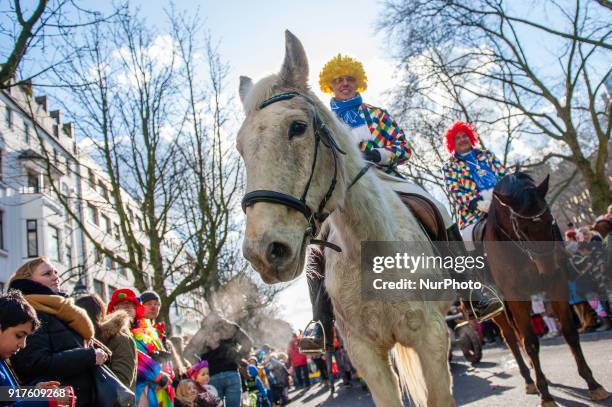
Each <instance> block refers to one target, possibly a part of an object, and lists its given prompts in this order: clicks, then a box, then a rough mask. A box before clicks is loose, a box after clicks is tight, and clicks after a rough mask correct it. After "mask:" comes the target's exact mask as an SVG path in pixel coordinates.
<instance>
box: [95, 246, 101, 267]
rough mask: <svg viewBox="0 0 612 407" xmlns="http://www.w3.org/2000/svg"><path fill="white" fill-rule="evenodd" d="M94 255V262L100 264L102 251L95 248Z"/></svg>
mask: <svg viewBox="0 0 612 407" xmlns="http://www.w3.org/2000/svg"><path fill="white" fill-rule="evenodd" d="M94 254H95V256H96V264H102V252H100V250H98V249H95V253H94Z"/></svg>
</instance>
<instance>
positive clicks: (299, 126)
mask: <svg viewBox="0 0 612 407" xmlns="http://www.w3.org/2000/svg"><path fill="white" fill-rule="evenodd" d="M307 127H308V125H307V124H306V123H304V122H300V121H295V122H293V123H291V126H289V138H292V137H296V136H301V135H302V134H304V132H305V131H306V128H307Z"/></svg>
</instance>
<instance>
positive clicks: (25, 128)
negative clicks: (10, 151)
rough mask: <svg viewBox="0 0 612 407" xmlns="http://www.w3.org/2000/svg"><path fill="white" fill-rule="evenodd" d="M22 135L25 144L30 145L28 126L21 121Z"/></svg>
mask: <svg viewBox="0 0 612 407" xmlns="http://www.w3.org/2000/svg"><path fill="white" fill-rule="evenodd" d="M23 135H24V136H25V140H24V141H25V143H26V144H28V145H29V144H30V125H29V124H28V123H27V122H26V121H25V120H24V121H23Z"/></svg>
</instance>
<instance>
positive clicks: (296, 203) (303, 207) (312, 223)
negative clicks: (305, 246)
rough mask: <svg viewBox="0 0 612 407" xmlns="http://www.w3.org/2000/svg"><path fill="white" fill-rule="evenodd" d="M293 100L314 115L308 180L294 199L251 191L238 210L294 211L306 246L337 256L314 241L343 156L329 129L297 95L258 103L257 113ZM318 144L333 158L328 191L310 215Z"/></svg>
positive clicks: (287, 195)
mask: <svg viewBox="0 0 612 407" xmlns="http://www.w3.org/2000/svg"><path fill="white" fill-rule="evenodd" d="M294 97H302V98H304V99H305V100H306V101H307V102H308V104H309V105H311V106H312V107H313V111H314V113H313V117H312V127H313V132H314V138H315V144H314V154H313V158H312V165H311V167H310V176H309V177H308V181H307V182H306V185H305V186H304V191H303V192H302V195H301V196H300V198H296V197H294V196H292V195H289V194H285V193H283V192H277V191H270V190H267V189H258V190H255V191H251V192H249V193H247V194H246V195H244V197H243V198H242V210H243V211H244V212H245V213H246V209H247V208H248V207H249V206H251V205H254V204H256V203H257V202H269V203H275V204H279V205H284V206H286V207H289V208H291V209H295V210H296V211H298V212H300V213H302V215H304V217H305V218H306V221H307V222H308V227H307V228H306V230H305V231H304V236H305V237H310V244H320V245H323V246H327V247H329V248H331V249H333V250H336V251H338V252H340V251H342V250H341V249H340V247H338V246H337V245H335V244H333V243H330V242H327V241H324V240H317V239H314V237H315V236H316V235H317V232H318V227H317V224H321V223H323V222H324V221H325V219H326V218H327V217H328V216H329V213H326V212H324V209H325V205H327V202H328V201H329V199H330V198H331V196H332V194H333V192H334V189H335V188H336V182H337V180H338V155H339V154H346V153H345V152H344V151H342V149H341V148H340V147H339V146H338V144H337V143H336V140H334V138H333V135H332V133H331V131H330V129H329V128H328V127H327V126H326V125H325V123H323V122H322V121H321V118H320V117H319V113H318V111H317V107H316V105H315V104H314V102H313V101H312V100H310V99H309V98H308V97H306V96H305V95H302V94H301V93H298V92H284V93H279V94H277V95H274V96H272V97H270V98H268V99H266V100H264V101H263V102H261V104H260V105H259V108H258V109H259V110H261V109H263V108H265V107H266V106H269V105H271V104H273V103H276V102H280V101H283V100H290V99H293V98H294ZM321 143H322V144H323V145H324V146H325V147H327V148H329V149H330V150H331V153H332V156H333V158H334V175H333V177H332V179H331V182H330V185H329V188H327V192H326V193H325V195H324V196H323V199H321V202H320V203H319V205H318V207H317V209H316V211H313V210H312V208H310V206H308V204H307V203H306V200H307V196H308V191H309V189H310V184H311V182H312V178H313V177H314V171H315V167H316V165H317V157H318V151H319V144H321Z"/></svg>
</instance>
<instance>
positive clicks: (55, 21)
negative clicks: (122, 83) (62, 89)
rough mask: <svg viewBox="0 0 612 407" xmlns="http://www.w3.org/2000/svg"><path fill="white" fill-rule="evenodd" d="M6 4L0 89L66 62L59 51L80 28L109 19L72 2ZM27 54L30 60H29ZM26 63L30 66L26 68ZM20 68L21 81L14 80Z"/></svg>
mask: <svg viewBox="0 0 612 407" xmlns="http://www.w3.org/2000/svg"><path fill="white" fill-rule="evenodd" d="M5 3H6V5H5V7H7V8H6V9H4V8H3V10H2V11H1V12H0V39H2V40H1V41H0V43H3V44H7V47H6V48H5V46H1V47H0V55H1V56H0V62H1V65H0V89H6V88H9V87H11V86H15V85H17V84H23V83H26V82H29V81H31V80H33V79H35V78H38V77H39V76H41V75H43V74H44V73H46V72H48V71H49V70H51V69H52V68H53V67H57V66H59V65H61V64H62V63H63V62H65V59H64V58H63V57H64V53H62V52H60V51H59V50H61V49H62V48H63V47H64V46H66V44H69V43H70V42H71V41H72V39H73V38H74V34H75V32H76V31H77V30H78V29H80V28H83V27H87V26H91V25H96V24H100V23H103V22H106V21H107V20H108V18H109V17H104V16H103V15H102V14H101V13H99V12H96V11H93V10H87V9H83V8H82V7H80V6H78V5H76V4H75V3H74V2H73V1H72V0H51V1H49V0H38V1H37V2H35V3H34V4H31V2H25V1H21V0H12V1H7V2H5ZM30 8H31V10H30ZM123 9H124V6H119V7H118V8H116V9H115V10H114V11H112V12H111V13H110V15H111V16H113V15H117V14H119V13H121V12H122V10H123ZM73 51H74V52H75V53H77V52H79V51H80V50H79V49H73ZM28 54H29V55H30V58H26V55H28ZM24 62H27V65H28V66H27V67H25V68H24V67H23V66H22V65H23V63H24ZM20 68H21V73H22V75H21V78H20V79H19V80H17V81H11V79H12V78H16V77H17V73H18V71H19V70H20Z"/></svg>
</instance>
